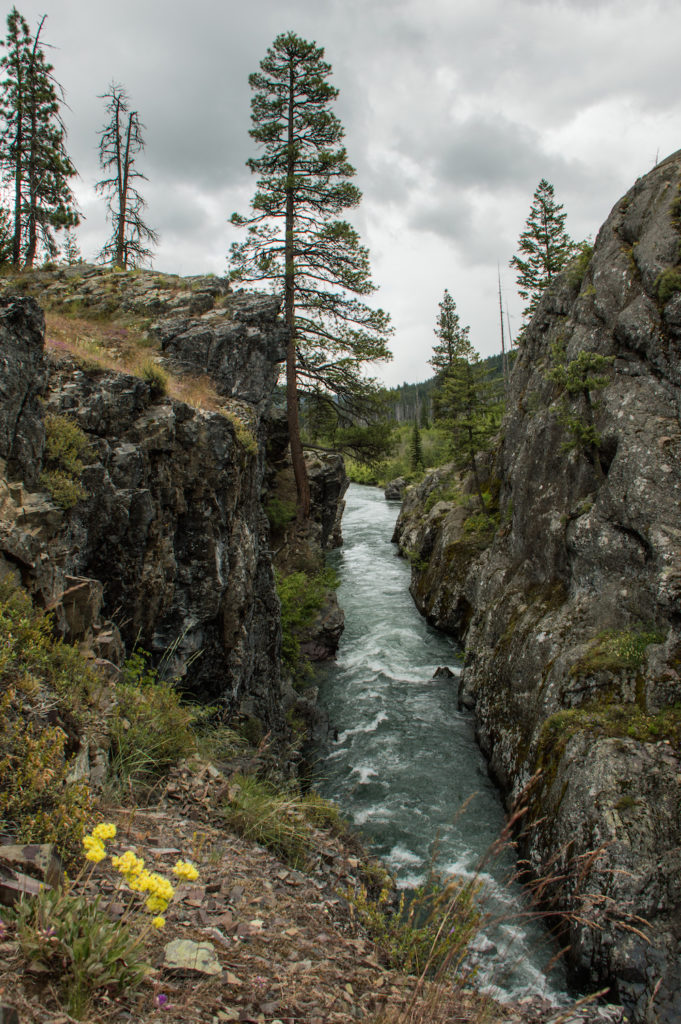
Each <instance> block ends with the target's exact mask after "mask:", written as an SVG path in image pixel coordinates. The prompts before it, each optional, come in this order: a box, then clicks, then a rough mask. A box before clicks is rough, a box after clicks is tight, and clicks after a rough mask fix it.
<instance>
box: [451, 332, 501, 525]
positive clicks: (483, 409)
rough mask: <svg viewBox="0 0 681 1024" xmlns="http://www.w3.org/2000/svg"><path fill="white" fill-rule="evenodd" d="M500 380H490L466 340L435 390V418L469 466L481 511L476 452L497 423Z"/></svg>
mask: <svg viewBox="0 0 681 1024" xmlns="http://www.w3.org/2000/svg"><path fill="white" fill-rule="evenodd" d="M500 383H501V382H500V380H499V379H498V378H497V379H496V380H494V379H492V378H491V376H490V373H489V370H488V369H487V367H486V366H485V364H484V363H483V362H481V360H480V356H479V355H478V353H477V352H476V351H475V349H474V348H473V346H472V345H471V343H470V341H468V339H466V341H465V343H464V342H462V343H460V345H459V350H458V354H457V355H456V356H455V357H454V359H453V360H452V363H451V365H450V366H449V368H448V369H447V370H446V371H445V373H444V375H443V377H442V380H441V384H440V386H439V388H438V391H437V405H436V408H437V418H438V419H439V420H440V422H441V423H443V425H444V426H445V427H446V428H447V430H448V431H449V434H450V445H451V448H452V452H453V455H454V458H455V461H457V462H458V463H459V464H460V465H461V466H462V467H463V466H468V468H469V469H470V471H471V473H472V476H473V482H474V485H475V490H476V493H477V495H478V498H479V500H480V504H481V506H482V508H483V510H486V503H485V500H484V497H483V494H482V486H481V483H480V474H479V473H478V464H477V456H478V453H479V452H481V451H484V450H485V449H486V448H488V447H489V443H490V441H491V440H492V438H493V437H494V435H495V434H496V432H497V430H498V429H499V425H500V422H501V402H500V394H499V392H500Z"/></svg>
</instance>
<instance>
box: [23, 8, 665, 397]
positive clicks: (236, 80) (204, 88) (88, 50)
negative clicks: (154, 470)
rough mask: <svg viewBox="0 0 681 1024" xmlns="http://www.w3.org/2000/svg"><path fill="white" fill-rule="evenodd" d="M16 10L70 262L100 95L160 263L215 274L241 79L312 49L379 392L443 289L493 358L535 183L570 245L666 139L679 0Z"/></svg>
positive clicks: (238, 172)
mask: <svg viewBox="0 0 681 1024" xmlns="http://www.w3.org/2000/svg"><path fill="white" fill-rule="evenodd" d="M18 9H19V10H20V12H21V13H22V14H23V15H24V16H25V17H26V19H27V20H28V21H29V23H30V25H31V28H32V29H35V27H36V25H37V22H38V19H39V17H40V16H41V15H42V14H47V16H48V17H47V21H46V24H45V27H44V29H43V38H44V40H45V42H47V43H49V44H51V46H53V47H54V49H53V50H51V51H50V59H51V61H52V63H53V64H54V67H55V75H56V78H57V80H58V81H59V82H61V84H62V85H63V87H64V89H65V90H66V99H67V102H68V105H69V109H68V110H66V111H65V112H64V113H65V120H66V124H67V127H68V131H69V140H68V148H69V152H70V155H71V158H72V160H73V162H74V164H75V166H76V167H77V169H78V172H79V179H78V181H77V183H76V186H75V190H76V193H77V195H78V199H79V202H80V206H81V210H82V212H83V213H84V214H85V217H86V219H85V221H84V222H83V224H82V226H81V227H80V228H79V230H78V242H79V245H80V248H81V251H82V254H83V256H84V258H86V259H93V258H94V256H95V255H96V253H97V252H98V250H99V249H100V248H101V246H102V244H103V242H104V241H105V239H106V237H107V225H106V223H105V220H104V212H105V211H104V206H103V203H102V200H101V198H99V197H97V196H95V194H94V190H93V185H94V182H95V181H96V180H97V177H98V171H99V168H98V150H97V145H98V137H97V131H98V130H99V129H100V128H101V127H102V126H103V123H104V120H105V112H104V101H103V100H102V99H99V98H98V95H101V94H102V93H104V92H105V91H106V89H107V87H108V85H109V83H110V82H111V81H112V80H115V81H117V82H120V83H122V84H123V85H124V86H125V88H126V89H127V91H128V93H129V94H130V97H131V101H132V105H133V109H136V110H138V111H139V113H140V116H141V118H142V121H143V122H144V124H145V126H146V133H145V134H146V142H147V145H146V151H145V153H144V154H143V156H142V157H140V159H139V167H140V169H141V170H143V171H144V172H145V173H146V175H147V177H148V179H149V181H148V183H143V191H144V195H145V197H146V199H147V201H148V211H147V213H148V223H149V224H150V225H151V226H152V227H153V228H155V229H156V230H157V231H158V232H159V234H160V238H161V240H160V244H159V246H158V249H157V252H156V256H155V259H154V267H155V268H156V269H158V270H161V271H166V272H174V273H181V274H194V273H200V272H206V271H212V272H213V273H216V274H223V273H225V271H226V266H227V261H226V254H227V252H228V249H229V244H230V242H231V241H232V240H234V239H235V238H236V237H237V236H236V234H235V229H233V228H232V227H231V225H229V224H228V218H229V216H230V214H231V213H232V211H234V210H237V211H239V212H242V213H247V212H248V203H249V199H250V197H251V195H252V193H253V188H254V179H253V178H252V176H251V174H250V172H249V171H248V169H247V168H246V166H245V161H246V160H247V158H248V157H249V156H252V155H256V153H257V150H256V148H255V145H254V143H253V142H252V140H251V139H250V137H249V135H248V130H249V127H250V89H249V86H248V75H249V73H250V72H252V71H255V70H257V67H258V63H259V61H260V60H261V59H262V58H263V56H264V55H265V52H266V50H267V48H268V46H269V45H270V44H271V43H272V41H273V40H274V38H275V37H276V36H277V35H278V34H279V33H280V32H284V31H288V30H293V31H294V32H296V33H297V34H298V35H301V36H303V37H304V38H306V39H309V40H315V41H316V42H317V44H318V45H320V46H323V47H324V48H325V51H326V59H327V60H328V61H329V63H330V64H331V65H332V67H333V72H334V73H333V79H332V80H333V83H334V84H335V85H336V86H337V88H338V89H339V90H340V96H339V98H338V101H337V102H336V104H335V110H336V113H337V114H338V116H339V117H340V119H341V121H342V122H343V124H344V126H345V129H346V140H345V141H346V145H347V150H348V155H349V158H350V161H351V162H352V163H353V164H354V166H355V167H356V169H357V177H356V179H355V181H356V183H357V184H358V186H359V187H360V188H361V189H362V191H363V193H364V198H363V201H362V204H361V206H360V208H359V209H358V210H357V211H355V212H354V213H353V218H352V219H353V222H354V223H355V225H356V226H357V228H358V229H359V231H360V234H361V237H362V241H363V242H364V243H365V244H366V245H367V246H368V247H369V250H370V252H371V262H372V271H373V277H374V281H375V283H376V284H377V285H378V286H379V291H378V292H377V293H376V296H375V302H376V304H377V305H380V306H381V307H383V308H384V309H386V310H387V311H388V312H389V313H390V314H391V316H392V319H393V324H394V327H395V334H394V337H393V341H392V348H393V352H394V356H395V358H394V361H393V363H391V364H388V365H387V366H384V367H381V368H379V369H378V371H377V372H378V375H379V376H380V377H381V378H382V379H384V380H385V381H386V382H387V383H389V384H391V385H392V384H397V383H401V382H402V381H405V380H406V381H418V380H423V379H425V378H426V377H429V376H430V375H431V370H430V367H429V366H428V363H427V360H428V358H429V356H430V355H431V350H432V345H433V342H434V336H433V328H434V326H435V318H436V316H437V312H438V303H439V302H440V300H441V299H442V295H443V292H444V289H445V288H448V289H449V291H450V292H451V294H452V296H453V298H454V300H455V302H456V304H457V310H458V312H459V315H460V317H461V320H462V322H463V323H465V324H470V327H471V341H472V343H473V345H474V346H475V347H476V348H477V350H478V351H479V352H480V353H481V354H483V355H488V354H491V353H493V352H496V351H499V348H500V341H499V313H498V298H497V264H499V265H500V267H501V277H502V287H503V292H504V299H505V302H506V303H507V304H508V307H509V310H510V316H511V325H512V328H513V330H514V332H515V331H516V330H517V329H518V327H519V324H520V312H521V309H522V304H521V302H520V300H519V299H518V296H517V294H516V284H515V279H514V274H513V272H512V271H511V269H510V268H509V266H508V262H509V260H510V258H511V256H512V255H513V254H514V252H515V251H516V246H517V240H518V236H519V234H520V232H521V231H522V230H523V227H524V223H525V220H526V218H527V215H528V213H529V208H530V203H531V201H532V194H533V192H534V190H535V188H536V187H537V184H538V183H539V181H540V179H541V178H542V177H545V178H547V179H548V180H549V181H550V182H552V184H553V185H554V186H555V189H556V197H557V199H558V200H559V201H560V202H562V203H563V204H564V206H565V210H566V212H567V215H568V218H567V229H568V231H569V232H570V234H571V235H572V237H573V238H575V239H577V240H580V239H582V238H585V237H587V236H590V235H591V236H595V234H596V232H597V230H598V228H599V227H600V225H601V223H602V222H603V221H604V220H605V218H606V216H607V215H608V213H609V211H610V209H611V208H612V206H614V204H615V202H616V201H617V200H618V199H619V197H620V196H621V195H622V193H624V192H625V191H626V190H627V189H628V188H629V187H630V186H631V185H632V184H633V182H634V181H635V179H636V178H637V177H639V176H640V175H642V174H645V173H646V172H647V171H648V170H650V168H651V167H652V166H653V165H654V163H655V161H656V159H660V160H661V159H663V158H664V157H665V156H667V155H668V154H669V153H671V152H673V151H674V150H676V149H678V148H681V89H680V88H679V84H680V78H681V75H680V69H679V53H680V52H681V47H680V44H681V3H680V2H679V0H559V2H555V0H470V2H469V0H289V2H282V0H238V2H234V0H228V2H222V3H216V2H215V0H191V2H190V0H182V2H180V0H163V2H162V3H161V2H160V0H116V2H114V3H104V2H102V0H46V2H45V3H43V2H42V0H22V2H21V3H19V4H18ZM9 10H10V7H9V6H6V7H5V17H6V15H7V13H8V12H9ZM3 34H4V33H3Z"/></svg>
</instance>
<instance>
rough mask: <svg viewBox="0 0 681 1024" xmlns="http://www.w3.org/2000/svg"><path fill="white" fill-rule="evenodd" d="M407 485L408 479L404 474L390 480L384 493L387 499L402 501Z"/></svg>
mask: <svg viewBox="0 0 681 1024" xmlns="http://www.w3.org/2000/svg"><path fill="white" fill-rule="evenodd" d="M406 486H407V481H406V480H405V479H404V477H403V476H398V477H396V478H395V479H394V480H390V481H389V482H388V483H387V484H386V485H385V490H384V492H383V493H384V495H385V500H386V501H402V498H403V497H404V492H405V489H406Z"/></svg>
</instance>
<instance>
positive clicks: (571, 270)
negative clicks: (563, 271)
mask: <svg viewBox="0 0 681 1024" xmlns="http://www.w3.org/2000/svg"><path fill="white" fill-rule="evenodd" d="M593 254H594V247H593V245H592V244H591V242H587V241H584V242H580V244H579V245H578V246H577V255H576V256H575V258H574V259H573V260H572V261H571V262H570V263H569V264H568V272H567V273H568V279H569V281H570V284H571V285H572V287H573V288H579V287H580V285H581V283H582V281H583V280H584V278H585V276H586V272H587V270H588V269H589V264H590V263H591V259H592V257H593Z"/></svg>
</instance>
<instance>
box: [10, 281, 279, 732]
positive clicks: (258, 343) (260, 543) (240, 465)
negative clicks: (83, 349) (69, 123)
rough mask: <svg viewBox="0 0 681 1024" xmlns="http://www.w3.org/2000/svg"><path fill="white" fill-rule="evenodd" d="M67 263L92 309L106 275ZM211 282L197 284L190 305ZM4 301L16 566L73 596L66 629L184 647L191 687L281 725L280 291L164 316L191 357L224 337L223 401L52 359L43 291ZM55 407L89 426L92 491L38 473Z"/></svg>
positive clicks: (210, 351)
mask: <svg viewBox="0 0 681 1024" xmlns="http://www.w3.org/2000/svg"><path fill="white" fill-rule="evenodd" d="M109 275H110V277H112V279H113V280H117V279H120V281H121V283H122V282H123V280H127V283H128V285H129V287H130V289H131V290H132V292H135V291H136V290H137V291H139V293H140V294H142V293H144V295H146V297H147V300H146V306H144V308H148V306H149V289H147V290H146V291H144V289H139V288H137V289H136V284H135V282H136V281H137V280H139V278H137V277H136V276H135V275H114V274H113V272H111V271H109ZM62 277H63V279H64V280H63V281H62V282H61V284H60V283H59V281H57V284H59V286H60V287H61V286H62V285H64V287H66V286H67V285H68V284H69V282H71V284H72V285H73V288H74V294H75V295H76V296H77V301H78V302H79V303H80V305H79V306H78V307H77V308H78V309H79V310H80V309H82V306H83V303H85V302H86V300H87V297H88V294H91V293H89V292H88V287H89V285H88V282H90V281H92V280H95V281H99V282H100V284H101V274H89V270H88V268H85V271H84V272H83V274H82V275H81V277H80V278H78V277H75V276H73V277H72V276H71V275H70V274H69V271H68V269H66V270H64V271H63V274H62ZM64 282H66V284H64ZM73 282H75V284H73ZM33 286H35V280H33ZM50 287H52V286H51V285H50V286H49V287H48V288H47V290H48V291H49V290H50ZM122 290H123V289H122V287H121V289H119V292H120V291H122ZM97 294H99V292H97ZM197 294H201V293H197V292H195V291H193V290H192V289H189V297H188V299H187V301H188V303H189V305H191V302H192V301H193V300H195V299H196V295H197ZM119 298H120V294H119ZM93 301H94V300H93ZM139 301H140V302H141V301H142V300H141V299H140V300H139ZM128 302H129V303H132V299H129V300H128ZM204 305H205V303H204ZM0 308H1V309H2V326H1V330H0V358H1V359H2V365H3V374H2V381H1V382H0V388H2V389H3V390H2V410H1V416H2V418H1V419H0V458H2V460H3V466H4V470H5V472H4V473H3V479H2V481H0V503H1V507H0V562H1V563H2V564H4V566H5V570H6V571H14V572H17V573H18V574H19V575H20V576H21V579H22V581H23V583H24V584H25V585H26V586H27V587H28V588H29V589H30V590H31V591H32V593H33V594H34V596H35V598H36V599H38V600H40V601H41V602H42V603H43V604H44V605H45V606H48V607H55V608H57V609H59V613H60V614H58V616H57V618H58V620H59V618H60V615H61V619H62V622H63V624H64V628H63V632H66V633H67V634H69V635H72V632H70V630H71V627H70V626H69V625H68V623H69V622H71V623H78V622H79V621H81V620H82V623H81V625H82V627H83V628H89V626H91V625H92V621H91V620H92V619H93V618H102V617H107V618H112V619H115V621H116V622H118V623H119V624H120V626H121V630H122V633H123V636H124V639H125V640H126V642H127V645H128V649H131V647H132V645H133V644H135V643H138V644H139V645H141V646H142V647H144V648H146V649H148V650H150V651H152V652H153V653H154V655H156V656H158V655H160V654H161V653H162V652H168V651H169V650H172V659H171V661H172V665H171V667H172V670H173V671H174V673H175V674H176V675H178V676H179V677H180V678H182V680H183V685H185V687H186V688H187V689H189V690H191V691H192V692H193V693H195V694H197V695H199V696H200V697H201V698H203V699H208V698H210V699H216V700H219V701H221V702H223V703H224V704H225V705H226V707H227V708H228V710H230V711H239V710H240V709H243V708H246V710H247V713H248V714H253V715H256V716H257V717H258V718H259V719H260V720H261V722H262V723H263V725H264V727H265V728H266V729H271V730H273V731H274V732H275V733H277V732H279V733H281V732H282V731H283V729H284V721H283V708H282V706H281V701H280V678H279V644H280V623H279V605H278V601H277V597H276V593H275V590H274V581H273V572H272V564H271V556H270V550H269V548H270V543H269V525H268V522H267V519H266V516H265V514H264V512H263V508H262V504H261V494H262V490H263V486H264V476H265V455H264V450H265V435H266V421H265V419H264V416H265V413H266V412H267V407H268V404H269V400H270V395H271V391H272V388H273V385H274V381H275V380H276V375H277V366H276V363H277V360H281V358H282V356H283V350H282V341H283V330H282V327H281V322H280V321H279V319H278V318H277V309H276V304H275V303H274V301H273V300H271V299H270V298H268V297H265V298H264V299H262V298H261V297H258V296H255V297H253V298H252V300H250V302H249V299H248V298H247V297H246V296H239V297H238V299H236V300H235V306H234V316H232V314H231V311H230V308H228V307H227V306H223V307H222V308H221V309H220V311H219V315H218V316H216V315H215V314H214V313H211V311H210V310H209V311H207V312H206V313H205V314H204V315H203V316H201V315H197V318H196V321H195V322H191V321H189V320H187V319H185V320H183V324H184V330H183V331H182V332H180V334H179V335H178V334H176V333H173V332H174V330H175V328H172V329H171V328H169V327H168V324H166V325H165V327H161V328H158V330H159V333H161V334H163V337H164V338H166V339H167V338H171V339H175V342H176V343H175V342H172V341H171V342H169V343H168V344H169V346H171V347H172V344H175V348H174V349H173V351H174V358H177V360H178V362H181V361H185V362H189V358H188V357H187V355H186V351H185V350H182V349H181V345H180V342H181V340H182V338H183V337H186V336H189V337H194V338H196V337H198V335H201V336H202V337H210V341H209V342H207V343H206V345H207V347H206V349H205V351H202V352H201V353H200V354H199V355H198V356H197V357H196V358H197V359H198V360H199V362H200V360H201V359H203V358H206V359H208V361H209V362H210V360H211V359H213V360H214V361H215V372H216V383H217V385H218V388H219V389H221V390H222V392H223V394H225V395H229V396H230V398H229V399H227V398H226V399H225V401H224V402H223V404H222V406H220V409H219V411H207V410H205V409H199V408H195V407H193V406H190V405H188V404H185V403H184V402H181V401H176V400H173V399H171V398H168V397H159V396H158V394H157V393H156V391H155V389H154V387H153V384H151V383H149V382H147V381H146V380H144V379H141V378H138V377H135V376H131V375H129V374H126V373H121V372H115V371H109V370H103V369H100V368H98V367H96V366H95V367H84V366H83V365H82V364H81V365H79V364H78V363H77V362H74V360H73V359H71V358H70V357H69V356H68V355H59V354H57V355H52V356H51V357H50V360H49V362H48V361H46V360H45V358H44V356H43V353H42V346H43V318H42V314H41V312H40V310H39V309H38V307H37V306H36V304H35V303H34V302H33V300H32V299H30V298H25V299H17V300H5V301H4V305H3V306H2V307H0ZM95 308H97V306H96V303H95ZM171 312H172V313H173V323H174V324H175V325H177V317H176V315H175V314H176V310H174V311H173V310H171ZM205 317H208V321H206V320H205ZM202 332H203V333H202ZM178 339H179V340H178ZM182 343H183V344H184V342H182ZM187 344H188V343H187ZM230 346H231V349H232V351H233V356H234V359H233V364H234V367H235V369H233V370H230V369H229V366H230V358H229V351H230ZM182 351H185V355H184V357H183V358H182V359H181V358H180V355H181V353H182ZM168 365H172V364H168ZM195 365H198V364H196V363H195ZM205 369H206V367H205V365H204V366H203V371H204V372H205ZM251 371H252V374H251ZM230 374H231V376H230ZM246 380H247V381H248V383H247V385H246V384H245V383H244V382H245V381H246ZM41 392H42V405H40V404H38V402H37V397H38V395H39V394H40V393H41ZM235 397H238V401H236V402H235V401H233V398H235ZM46 416H53V417H66V419H67V420H68V422H69V423H72V424H75V425H76V426H77V427H78V428H79V429H80V431H82V432H83V434H84V435H85V438H86V439H87V448H86V451H85V453H84V454H83V455H82V461H83V462H84V464H85V465H84V469H83V472H82V476H81V483H82V485H84V487H85V490H86V492H87V494H86V497H85V498H84V499H83V500H81V501H79V502H77V503H76V504H74V505H73V507H69V508H63V507H60V505H59V504H57V503H56V502H55V501H54V500H52V498H51V496H50V494H49V493H47V492H46V490H45V489H44V488H43V486H42V485H41V483H40V475H41V470H42V469H43V464H44V449H43V445H44V427H43V421H44V417H46ZM88 581H89V582H88ZM97 585H100V591H99V595H97V594H96V593H95V591H96V589H97ZM85 591H87V592H88V595H91V596H92V601H90V600H89V599H87V600H86V598H85V596H84V595H85ZM99 603H101V605H102V607H101V615H100V612H99V608H98V604H99ZM88 608H90V609H91V610H90V611H89V612H88V611H87V609H88ZM95 609H96V610H95ZM84 616H85V617H84ZM86 620H88V625H87V626H85V621H86ZM113 642H114V643H115V638H114V640H113Z"/></svg>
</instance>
